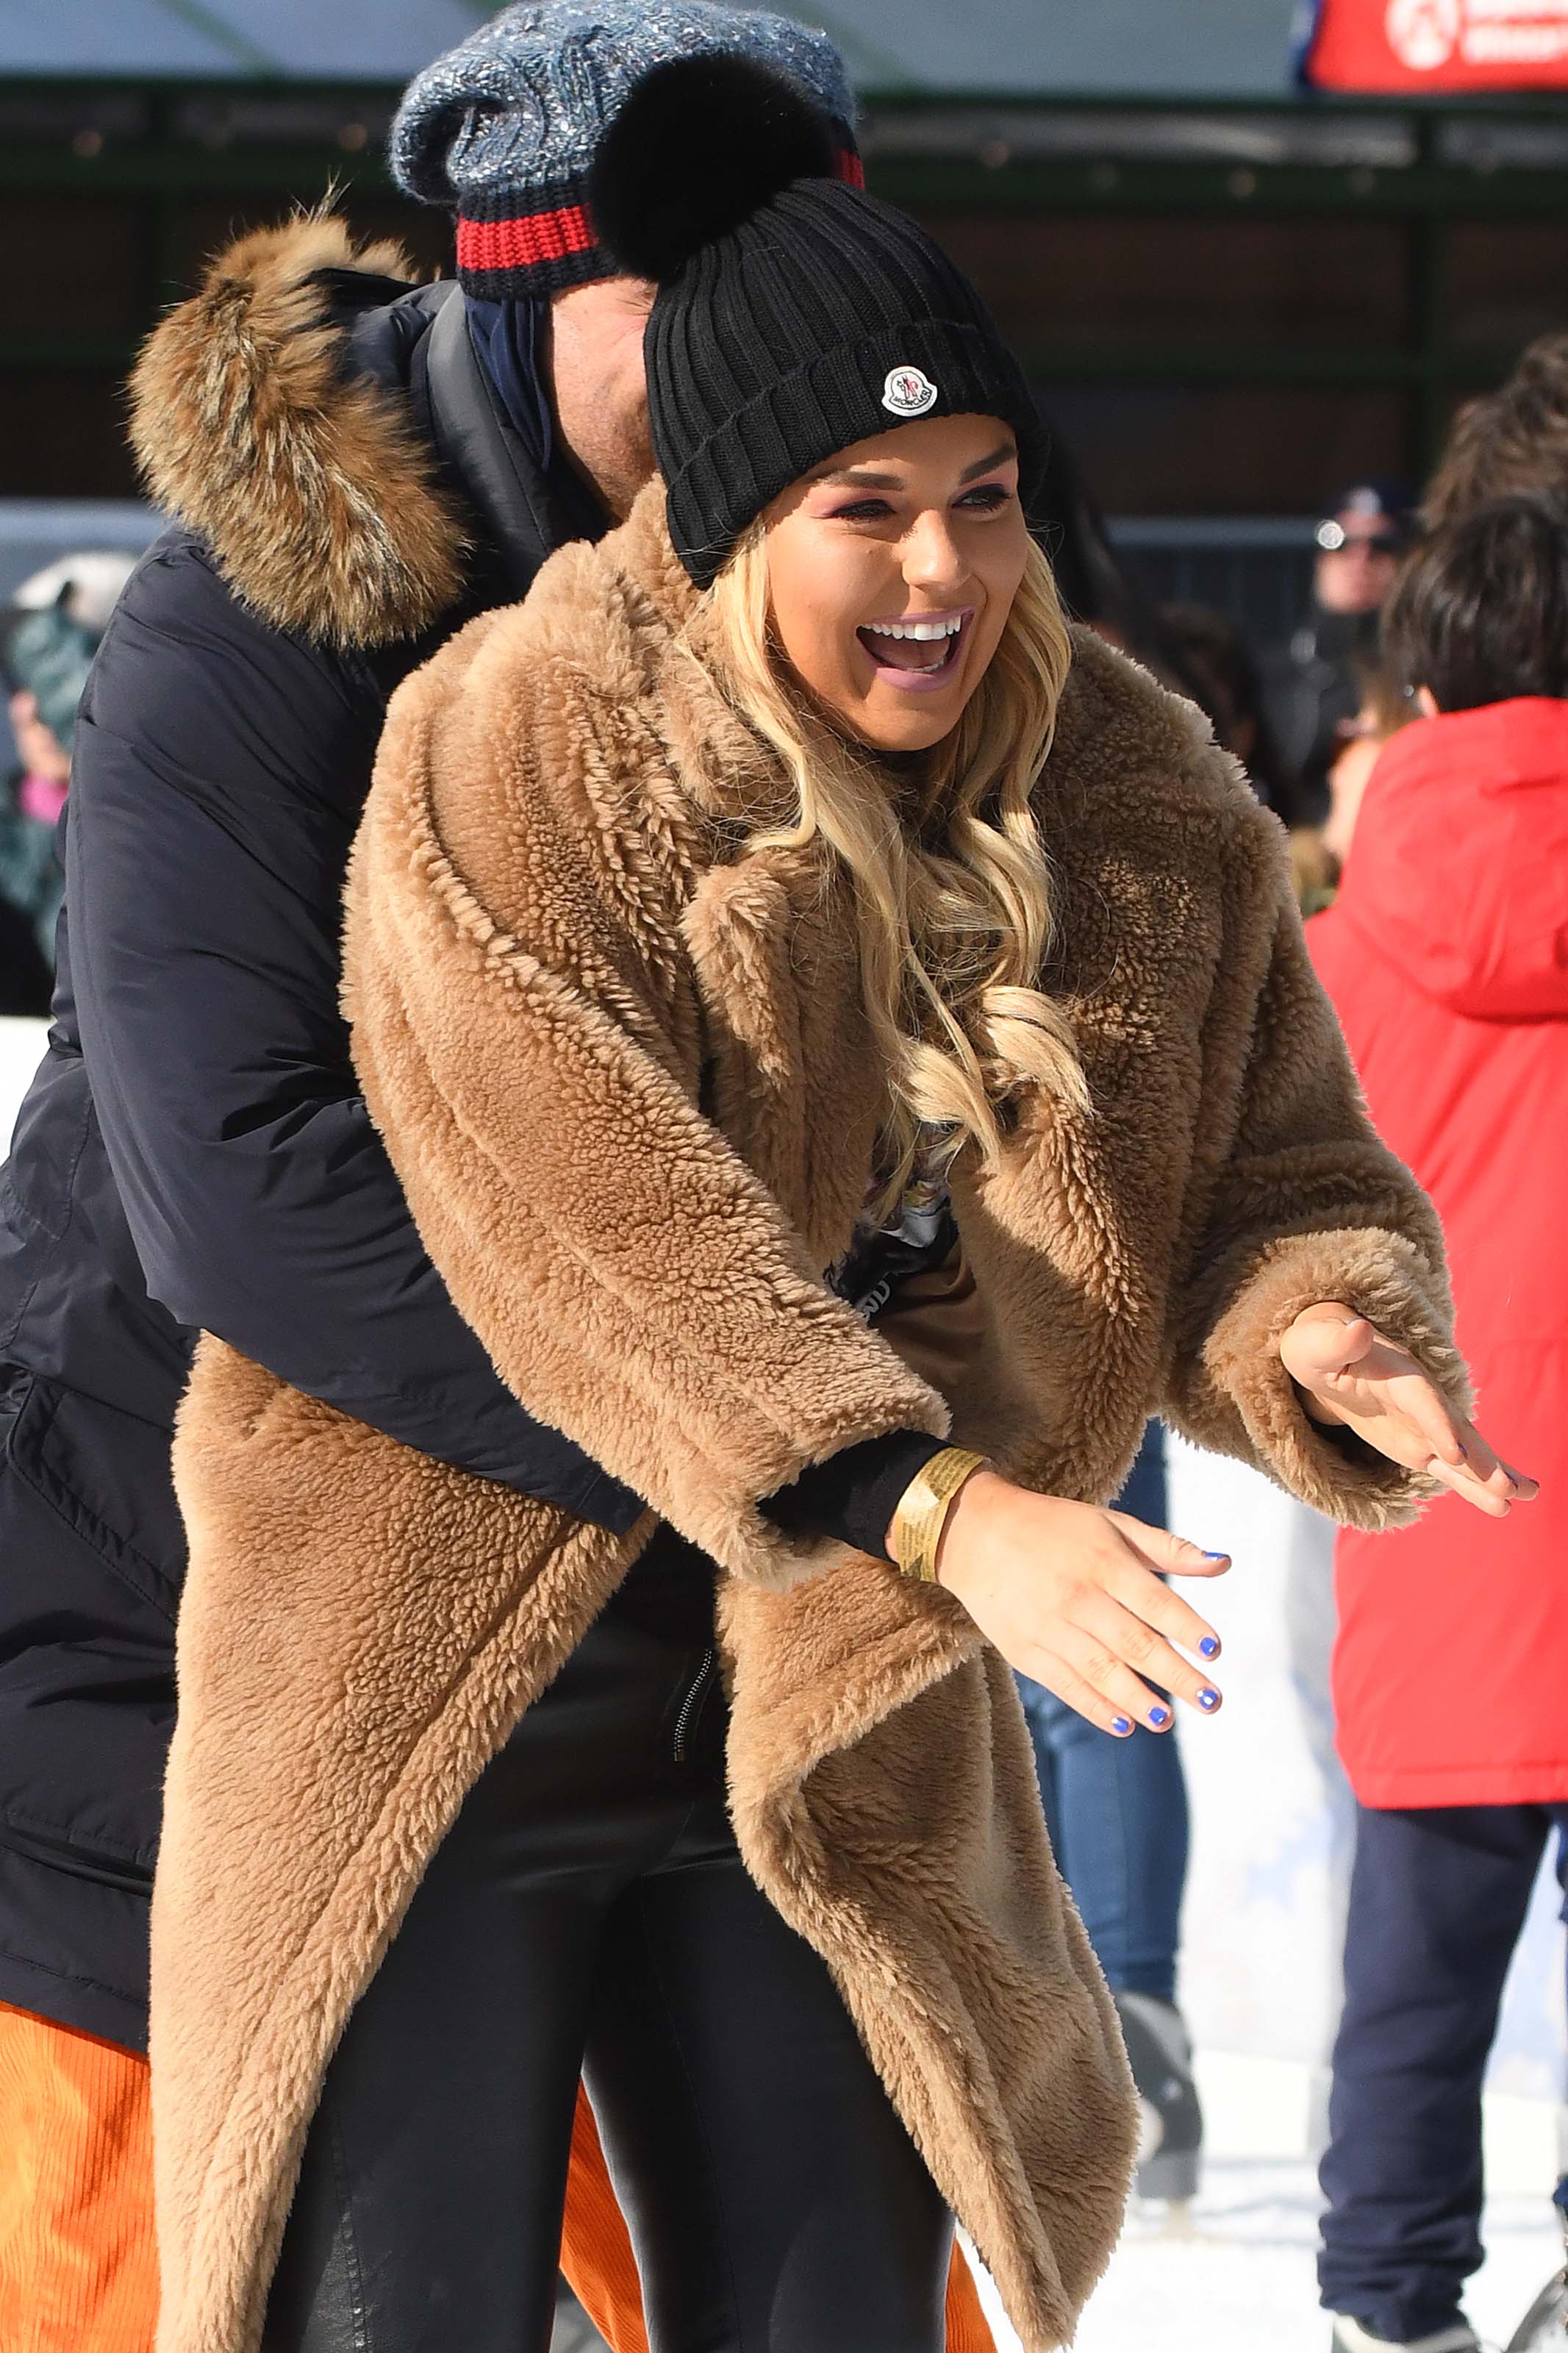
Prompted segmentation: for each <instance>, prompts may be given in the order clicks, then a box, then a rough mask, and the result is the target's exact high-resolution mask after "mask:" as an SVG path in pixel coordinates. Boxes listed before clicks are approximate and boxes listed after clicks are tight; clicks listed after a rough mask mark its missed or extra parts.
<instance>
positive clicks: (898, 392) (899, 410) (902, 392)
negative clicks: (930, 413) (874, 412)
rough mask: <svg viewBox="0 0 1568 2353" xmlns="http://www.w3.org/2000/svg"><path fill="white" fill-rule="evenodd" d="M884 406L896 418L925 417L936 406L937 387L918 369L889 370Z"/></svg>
mask: <svg viewBox="0 0 1568 2353" xmlns="http://www.w3.org/2000/svg"><path fill="white" fill-rule="evenodd" d="M882 406H883V407H884V408H890V409H891V410H892V412H893V415H894V416H895V417H923V416H924V415H925V413H926V410H927V409H928V408H934V407H935V406H936V386H935V385H934V384H932V382H931V378H930V376H929V375H924V374H923V373H922V372H921V369H919V368H918V367H896V368H889V370H888V381H887V382H886V384H885V385H883V386H882Z"/></svg>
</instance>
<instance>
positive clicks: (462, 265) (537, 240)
mask: <svg viewBox="0 0 1568 2353" xmlns="http://www.w3.org/2000/svg"><path fill="white" fill-rule="evenodd" d="M594 243H595V237H594V230H593V226H592V224H591V223H590V221H589V218H588V214H587V209H586V207H585V206H583V205H562V206H559V207H558V208H557V210H555V211H554V212H549V213H524V214H522V215H521V216H518V217H517V218H515V219H513V220H497V221H476V220H465V219H462V218H461V217H459V219H458V269H465V270H466V269H537V268H538V266H539V264H540V263H541V262H543V261H563V260H564V259H565V258H566V256H567V255H568V254H571V253H586V252H587V251H588V249H589V248H590V247H591V246H592V245H593V244H594Z"/></svg>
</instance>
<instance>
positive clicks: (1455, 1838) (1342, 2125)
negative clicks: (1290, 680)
mask: <svg viewBox="0 0 1568 2353" xmlns="http://www.w3.org/2000/svg"><path fill="white" fill-rule="evenodd" d="M1384 632H1385V644H1386V646H1387V649H1388V652H1389V656H1390V658H1391V659H1392V661H1393V662H1394V664H1395V665H1396V667H1397V670H1398V672H1399V674H1400V675H1401V677H1402V678H1403V679H1404V680H1405V682H1406V683H1407V686H1408V688H1409V690H1410V691H1412V692H1413V694H1414V695H1415V701H1416V702H1417V704H1418V706H1419V708H1420V710H1421V712H1423V714H1424V716H1423V717H1422V718H1421V719H1420V720H1419V721H1418V722H1417V723H1415V725H1413V726H1410V727H1407V728H1405V730H1404V731H1403V732H1402V733H1399V734H1397V735H1395V736H1394V738H1393V739H1392V740H1391V742H1390V743H1389V744H1388V745H1387V747H1386V749H1385V750H1384V753H1383V754H1382V756H1381V758H1380V759H1379V761H1378V764H1377V766H1376V768H1375V770H1374V772H1373V777H1372V781H1371V784H1370V786H1369V787H1368V789H1367V793H1366V797H1365V800H1364V802H1363V807H1362V811H1361V817H1360V820H1359V824H1358V827H1357V830H1356V834H1355V839H1354V844H1353V848H1352V853H1351V856H1350V858H1349V860H1348V861H1347V865H1346V870H1345V877H1344V882H1343V886H1342V891H1341V893H1340V896H1339V899H1338V901H1337V902H1336V903H1335V905H1334V906H1333V907H1332V908H1331V909H1330V910H1329V911H1328V913H1325V914H1322V915H1319V916H1317V917H1315V918H1314V920H1313V921H1312V923H1310V925H1309V926H1308V939H1309V942H1310V946H1311V949H1312V953H1313V956H1314V959H1315V961H1316V964H1317V967H1318V972H1319V975H1320V977H1321V979H1322V981H1323V983H1324V985H1325V987H1327V989H1328V991H1329V994H1330V995H1331V997H1332V998H1333V1001H1334V1004H1335V1006H1336V1008H1337V1009H1338V1011H1339V1015H1340V1018H1341V1021H1342V1024H1343V1026H1344V1030H1345V1035H1346V1038H1347V1039H1348V1041H1349V1044H1350V1048H1351V1052H1352V1056H1353V1058H1354V1060H1355V1063H1356V1067H1357V1070H1358V1071H1359V1072H1360V1075H1361V1079H1362V1083H1363V1086H1364V1088H1365V1090H1366V1095H1367V1101H1368V1103H1369V1106H1370V1108H1371V1111H1372V1115H1373V1120H1374V1121H1375V1122H1376V1124H1377V1126H1378V1128H1379V1130H1380V1131H1381V1133H1382V1134H1383V1136H1384V1140H1385V1142H1386V1143H1388V1144H1389V1145H1391V1146H1392V1147H1393V1149H1394V1151H1395V1152H1396V1153H1397V1154H1398V1155H1400V1157H1401V1158H1402V1159H1403V1160H1405V1161H1406V1162H1407V1163H1408V1164H1409V1166H1411V1167H1412V1168H1413V1169H1414V1171H1415V1175H1416V1176H1418V1177H1419V1179H1420V1181H1421V1183H1422V1184H1423V1185H1424V1186H1426V1188H1427V1189H1428V1191H1429V1192H1430V1194H1431V1196H1432V1198H1433V1199H1434V1201H1435V1202H1436V1207H1437V1209H1438V1212H1439V1214H1440V1216H1441V1218H1442V1220H1443V1226H1444V1230H1445V1232H1446V1234H1447V1242H1448V1249H1449V1254H1450V1260H1451V1265H1452V1271H1453V1282H1454V1290H1455V1295H1456V1300H1457V1303H1458V1336H1459V1341H1460V1345H1462V1347H1463V1348H1464V1350H1465V1353H1466V1356H1468V1360H1469V1363H1470V1365H1471V1367H1472V1369H1473V1371H1474V1375H1475V1380H1476V1386H1477V1389H1478V1392H1479V1396H1480V1398H1481V1399H1482V1400H1483V1402H1484V1405H1485V1408H1486V1412H1487V1415H1488V1418H1489V1420H1490V1421H1493V1422H1495V1424H1496V1426H1497V1427H1499V1428H1500V1429H1503V1430H1507V1431H1508V1432H1509V1434H1510V1441H1511V1442H1512V1443H1513V1445H1514V1446H1515V1447H1516V1448H1517V1450H1518V1453H1519V1457H1520V1459H1521V1461H1522V1462H1523V1463H1524V1465H1525V1466H1526V1468H1527V1469H1528V1470H1529V1471H1531V1472H1535V1473H1536V1474H1538V1475H1539V1477H1540V1480H1541V1482H1542V1496H1541V1500H1540V1501H1539V1502H1538V1503H1536V1504H1534V1506H1533V1508H1532V1509H1531V1511H1529V1512H1527V1513H1522V1514H1521V1513H1512V1514H1510V1513H1508V1512H1507V1511H1506V1508H1505V1507H1500V1515H1499V1516H1497V1517H1495V1518H1486V1519H1482V1518H1479V1517H1478V1515H1477V1514H1475V1513H1474V1512H1473V1511H1466V1510H1464V1509H1463V1508H1462V1507H1461V1505H1460V1504H1459V1503H1458V1500H1457V1499H1456V1498H1455V1497H1454V1496H1452V1495H1447V1496H1445V1497H1444V1498H1443V1499H1442V1500H1441V1501H1440V1502H1439V1503H1437V1504H1434V1505H1433V1506H1432V1507H1431V1508H1430V1509H1429V1510H1428V1511H1427V1512H1426V1515H1425V1516H1424V1517H1423V1518H1422V1519H1421V1520H1420V1521H1419V1522H1418V1523H1417V1525H1415V1526H1413V1527H1407V1528H1403V1529H1400V1530H1398V1531H1396V1532H1394V1533H1393V1534H1390V1535H1377V1536H1369V1535H1352V1534H1351V1533H1350V1532H1349V1531H1342V1533H1341V1535H1340V1536H1339V1539H1338V1550H1337V1554H1336V1565H1337V1582H1338V1593H1339V1613H1340V1622H1339V1636H1338V1643H1337V1648H1336V1652H1335V1660H1334V1702H1335V1711H1336V1717H1337V1724H1338V1737H1339V1746H1340V1753H1341V1755H1342V1758H1343V1760H1344V1764H1345V1768H1346V1771H1347V1772H1348V1774H1349V1776H1350V1779H1351V1784H1352V1788H1353V1790H1354V1793H1355V1797H1356V1799H1357V1806H1358V1820H1357V1845H1356V1860H1355V1867H1354V1873H1353V1876H1352V1894H1351V1904H1350V1916H1349V1923H1348V1931H1347V1937H1346V1962H1345V1987H1346V2002H1345V2011H1344V2017H1343V2021H1342V2028H1341V2031H1340V2037H1339V2041H1338V2043H1337V2046H1336V2049H1335V2053H1334V2084H1333V2094H1332V2103H1331V2145H1330V2147H1329V2151H1328V2155H1327V2157H1326V2158H1325V2159H1324V2164H1323V2187H1324V2189H1325V2192H1326V2194H1327V2197H1328V2200H1329V2207H1328V2212H1327V2214H1326V2216H1325V2218H1324V2225H1323V2251H1322V2257H1321V2266H1320V2278H1321V2287H1322V2295H1323V2303H1324V2305H1325V2306H1327V2307H1328V2309H1329V2310H1330V2311H1331V2312H1332V2313H1334V2314H1335V2315H1336V2316H1338V2317H1337V2319H1336V2333H1335V2337H1334V2343H1335V2346H1336V2347H1337V2348H1341V2353H1360V2349H1361V2348H1365V2347H1368V2346H1373V2345H1385V2344H1394V2345H1404V2346H1417V2345H1418V2346H1420V2347H1421V2348H1423V2353H1468V2348H1473V2347H1474V2346H1475V2344H1476V2339H1475V2337H1474V2336H1473V2335H1472V2334H1471V2332H1470V2330H1469V2327H1468V2324H1467V2323H1466V2322H1465V2320H1464V2318H1463V2315H1462V2308H1461V2296H1462V2292H1463V2286H1464V2283H1465V2281H1466V2279H1467V2278H1468V2275H1469V2274H1470V2273H1471V2272H1473V2271H1474V2270H1475V2269H1476V2268H1477V2266H1478V2265H1479V2262H1480V2260H1481V2246H1480V2238H1479V2218H1480V2208H1481V2147H1480V2087H1481V2079H1482V2074H1483V2072H1484V2069H1485V2065H1486V2060H1487V2054H1488V2052H1489V2047H1490V2044H1491V2041H1492V2038H1493V2035H1494V2033H1495V2031H1496V2026H1497V2014H1498V2005H1499V2002H1500V1998H1501V1993H1502V1987H1503V1979H1504V1977H1505V1975H1506V1973H1507V1969H1508V1965H1509V1961H1510V1957H1511V1954H1512V1951H1513V1947H1514V1945H1515V1943H1516V1942H1517V1940H1518V1937H1519V1934H1520V1930H1521V1926H1522V1924H1523V1921H1524V1916H1525V1912H1526V1908H1527V1905H1528V1904H1529V1900H1530V1894H1531V1886H1532V1884H1533V1882H1534V1879H1535V1876H1536V1873H1537V1871H1538V1868H1539V1866H1540V1862H1541V1859H1542V1852H1543V1851H1544V1849H1545V1846H1546V1844H1547V1842H1548V1841H1549V1839H1550V1838H1551V1835H1552V1831H1553V1830H1556V1831H1557V1832H1558V1833H1559V1842H1558V1857H1559V1859H1558V1866H1557V1867H1558V1873H1559V1877H1560V1878H1562V1877H1563V1861H1562V1853H1563V1847H1562V1833H1563V1829H1564V1824H1565V1823H1568V1215H1565V1214H1564V1209H1565V1206H1568V508H1564V507H1563V506H1561V505H1560V504H1558V503H1556V502H1555V501H1551V500H1546V499H1536V498H1526V497H1515V498H1508V499H1498V500H1494V501H1490V502H1489V503H1488V504H1487V505H1485V506H1482V507H1479V508H1478V509H1477V510H1476V511H1475V512H1472V513H1471V514H1470V515H1469V516H1468V517H1466V518H1463V519H1461V520H1460V521H1458V522H1454V523H1451V524H1448V525H1446V526H1445V527H1444V528H1443V529H1442V530H1440V531H1439V532H1437V533H1435V534H1434V536H1433V537H1432V538H1430V539H1429V540H1428V541H1426V543H1425V544H1424V545H1423V546H1422V547H1421V548H1419V549H1418V550H1417V551H1416V553H1415V554H1414V556H1413V557H1412V558H1411V559H1410V561H1409V563H1408V565H1406V567H1405V572H1404V574H1403V575H1402V576H1401V579H1400V582H1399V585H1398V586H1397V588H1396V590H1395V592H1394V598H1393V600H1392V602H1391V604H1390V607H1389V608H1388V613H1387V617H1386V620H1385V625H1384ZM1561 2326H1562V2324H1561V2320H1560V2319H1559V2321H1558V2324H1557V2329H1558V2337H1561ZM1515 2341H1516V2343H1526V2342H1529V2343H1534V2342H1537V2341H1541V2342H1544V2341H1545V2339H1544V2337H1542V2338H1541V2339H1539V2340H1538V2339H1537V2338H1536V2337H1535V2336H1534V2334H1533V2332H1531V2334H1529V2335H1525V2334H1524V2333H1522V2332H1521V2337H1519V2338H1517V2339H1516V2340H1515Z"/></svg>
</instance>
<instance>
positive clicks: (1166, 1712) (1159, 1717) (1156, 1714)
mask: <svg viewBox="0 0 1568 2353" xmlns="http://www.w3.org/2000/svg"><path fill="white" fill-rule="evenodd" d="M1149 1721H1150V1723H1151V1724H1152V1725H1153V1727H1154V1729H1155V1731H1156V1732H1163V1730H1164V1728H1165V1726H1166V1725H1168V1724H1169V1723H1170V1721H1171V1711H1170V1709H1169V1708H1168V1707H1152V1708H1151V1709H1150V1710H1149Z"/></svg>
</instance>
